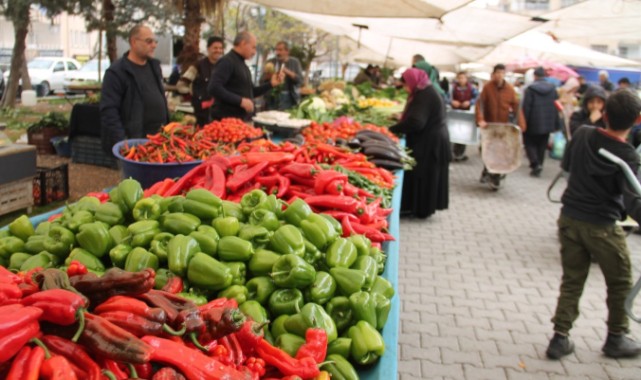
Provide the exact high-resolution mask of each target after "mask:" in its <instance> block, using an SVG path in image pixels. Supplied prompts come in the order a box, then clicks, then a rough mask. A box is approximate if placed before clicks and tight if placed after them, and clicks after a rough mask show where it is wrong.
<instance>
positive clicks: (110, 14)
mask: <svg viewBox="0 0 641 380" xmlns="http://www.w3.org/2000/svg"><path fill="white" fill-rule="evenodd" d="M115 11H116V6H115V5H114V3H113V2H112V1H111V0H102V22H103V23H104V26H105V27H104V29H105V31H106V36H107V57H109V62H111V63H113V62H114V61H115V60H116V59H118V48H117V47H116V27H114V25H113V21H114V12H115ZM100 38H102V36H101V37H100Z"/></svg>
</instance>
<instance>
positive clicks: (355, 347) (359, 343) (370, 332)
mask: <svg viewBox="0 0 641 380" xmlns="http://www.w3.org/2000/svg"><path fill="white" fill-rule="evenodd" d="M347 336H348V337H349V338H350V339H351V340H352V348H351V351H350V354H351V357H352V359H353V360H354V361H355V362H356V363H358V364H362V365H368V364H372V363H374V362H376V361H377V360H378V358H380V357H381V356H382V355H383V354H384V353H385V342H384V341H383V337H382V336H381V333H379V332H378V331H377V330H376V329H375V328H374V326H372V325H370V324H369V323H367V322H365V321H358V322H356V325H354V326H352V327H350V328H349V330H348V331H347Z"/></svg>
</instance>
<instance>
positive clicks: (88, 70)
mask: <svg viewBox="0 0 641 380" xmlns="http://www.w3.org/2000/svg"><path fill="white" fill-rule="evenodd" d="M109 64H110V63H109V60H108V59H103V60H101V61H100V71H101V74H100V78H98V59H92V60H90V61H89V62H87V63H85V64H84V65H83V66H82V67H81V68H80V70H76V71H71V72H69V73H67V74H66V75H65V80H64V86H63V87H64V89H65V91H67V92H70V91H69V89H68V87H69V85H83V84H85V83H87V82H89V83H91V82H98V81H99V80H100V81H102V79H103V78H104V77H105V71H107V68H108V67H109Z"/></svg>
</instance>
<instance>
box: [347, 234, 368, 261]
mask: <svg viewBox="0 0 641 380" xmlns="http://www.w3.org/2000/svg"><path fill="white" fill-rule="evenodd" d="M347 240H349V241H351V242H352V244H354V247H356V253H358V256H369V253H370V249H371V248H372V241H371V240H369V239H368V238H367V237H365V235H352V236H350V237H348V238H347Z"/></svg>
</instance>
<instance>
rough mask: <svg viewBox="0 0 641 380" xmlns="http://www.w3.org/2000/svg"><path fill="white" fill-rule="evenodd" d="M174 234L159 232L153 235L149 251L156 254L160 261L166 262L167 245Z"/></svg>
mask: <svg viewBox="0 0 641 380" xmlns="http://www.w3.org/2000/svg"><path fill="white" fill-rule="evenodd" d="M174 236H175V235H174V234H170V233H169V232H160V233H157V234H155V235H154V239H153V240H152V241H151V243H150V244H149V252H151V253H153V254H154V255H156V256H157V257H158V260H159V261H160V263H166V262H167V245H169V241H170V240H171V239H172V238H173V237H174Z"/></svg>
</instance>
